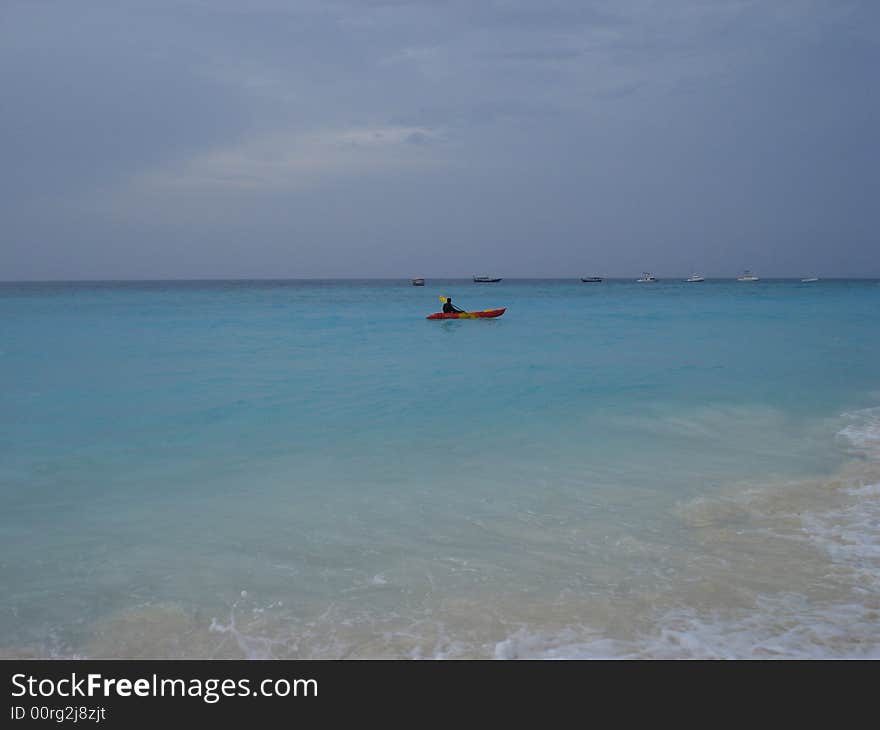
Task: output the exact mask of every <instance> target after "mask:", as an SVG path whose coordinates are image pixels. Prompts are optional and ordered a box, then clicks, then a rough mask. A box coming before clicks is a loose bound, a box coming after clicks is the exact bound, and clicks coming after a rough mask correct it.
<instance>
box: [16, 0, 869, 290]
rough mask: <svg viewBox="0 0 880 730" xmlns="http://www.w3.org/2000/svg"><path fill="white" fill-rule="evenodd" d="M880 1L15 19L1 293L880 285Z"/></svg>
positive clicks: (340, 4)
mask: <svg viewBox="0 0 880 730" xmlns="http://www.w3.org/2000/svg"><path fill="white" fill-rule="evenodd" d="M878 71H880V3H876V2H872V1H870V0H866V1H865V2H855V1H851V0H829V1H827V2H826V1H822V0H762V1H760V2H757V1H755V2H753V1H750V0H732V1H729V2H723V1H721V0H718V1H717V2H710V1H709V0H595V1H592V2H590V1H587V0H581V1H579V2H578V1H575V0H565V1H563V0H540V1H539V0H535V1H533V2H526V1H525V0H493V1H486V2H480V1H479V0H461V1H458V0H448V1H443V0H433V1H432V0H421V1H414V2H406V1H405V0H384V1H383V0H372V1H367V0H357V1H356V0H348V1H346V0H323V1H322V2H316V1H312V0H302V1H292V0H291V1H283V0H235V1H233V0H203V1H199V0H173V1H172V0H149V1H147V0H144V1H143V2H138V1H135V0H131V1H126V0H106V1H105V2H101V1H98V0H79V1H78V2H70V1H69V0H63V1H58V2H55V1H52V0H0V79H2V92H3V93H2V97H0V98H2V107H0V160H2V170H3V172H2V176H0V193H2V195H0V216H2V229H0V279H52V278H73V279H76V278H87V279H88V278H163V277H175V278H198V277H275V276H277V277H311V276H410V275H416V274H418V275H423V276H429V277H430V276H469V275H470V274H472V273H482V272H490V273H497V274H499V275H503V276H578V275H580V274H587V273H602V274H606V275H623V276H630V275H633V274H638V273H640V272H641V271H643V270H645V269H647V270H652V271H655V272H656V273H657V274H658V275H664V274H667V275H673V274H681V273H689V272H690V271H691V270H698V271H702V272H703V273H705V274H707V275H731V274H734V273H737V272H738V271H740V270H742V269H743V268H751V269H754V270H756V271H757V272H758V273H760V274H762V275H765V276H773V275H786V274H790V275H802V274H814V273H816V274H819V275H826V276H832V275H874V276H880V240H878V234H877V231H878V223H880V220H878V218H880V213H878V210H880V184H878V163H880V142H878V130H880V114H878V112H880V97H878Z"/></svg>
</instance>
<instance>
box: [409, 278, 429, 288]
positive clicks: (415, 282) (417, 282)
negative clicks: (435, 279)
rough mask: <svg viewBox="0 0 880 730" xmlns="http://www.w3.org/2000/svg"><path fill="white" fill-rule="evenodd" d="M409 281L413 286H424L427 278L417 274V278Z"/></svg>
mask: <svg viewBox="0 0 880 730" xmlns="http://www.w3.org/2000/svg"><path fill="white" fill-rule="evenodd" d="M409 281H410V283H411V284H412V285H413V286H424V285H425V280H424V279H423V278H422V277H421V276H417V277H416V278H415V279H410V280H409Z"/></svg>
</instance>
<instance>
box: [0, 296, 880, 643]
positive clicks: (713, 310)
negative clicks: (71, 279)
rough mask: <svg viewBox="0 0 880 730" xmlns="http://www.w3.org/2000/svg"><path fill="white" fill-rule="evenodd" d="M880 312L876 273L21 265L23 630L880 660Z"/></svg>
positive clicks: (10, 484)
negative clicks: (355, 271) (73, 269)
mask: <svg viewBox="0 0 880 730" xmlns="http://www.w3.org/2000/svg"><path fill="white" fill-rule="evenodd" d="M440 294H443V295H447V294H448V295H452V296H453V297H454V299H455V301H456V303H457V304H458V305H459V306H462V307H465V308H471V309H484V308H490V307H496V306H506V307H508V311H507V313H506V314H505V315H504V317H502V318H500V319H497V320H483V321H459V322H454V321H452V322H450V321H446V322H428V321H426V320H425V319H424V316H425V315H426V314H428V313H430V312H432V311H437V310H438V309H439V307H440V303H439V302H438V300H437V297H438V295H440ZM878 321H880V286H878V284H877V283H876V282H868V281H850V282H843V281H839V282H836V281H822V282H818V283H814V284H800V283H795V282H782V281H762V282H759V283H757V284H741V283H736V282H706V283H705V284H696V285H686V284H680V283H671V282H665V283H663V282H661V283H659V284H654V285H638V284H635V283H632V282H606V283H603V284H598V285H597V284H580V283H579V282H575V283H567V282H542V281H510V280H505V281H504V282H502V283H501V284H498V285H491V286H475V285H473V284H471V283H469V282H437V281H432V280H430V279H429V280H428V285H427V286H426V287H424V288H420V287H411V286H409V285H408V283H406V282H352V281H347V282H210V283H208V282H202V283H197V282H196V283H188V282H179V283H164V284H161V283H155V284H152V283H142V284H76V285H64V284H22V285H13V284H4V285H0V383H2V385H0V505H2V508H0V541H2V543H0V544H2V551H0V582H2V585H3V588H4V590H3V591H2V593H0V655H2V656H32V655H37V656H71V655H73V656H123V657H141V656H147V657H159V656H163V657H164V656H198V657H202V656H205V657H236V656H252V657H264V656H270V657H386V656H391V657H492V656H498V657H558V656H563V657H564V656H572V657H574V656H577V657H580V656H637V657H704V656H706V657H710V656H711V657H715V656H722V657H726V656H730V657H817V656H876V655H877V654H878V647H880V588H878V580H877V578H878V569H880V486H878V485H880V465H878V462H880V379H878V375H877V373H878V370H877V363H878V361H880V359H878V356H880V338H878V337H877V332H878V330H877V322H878Z"/></svg>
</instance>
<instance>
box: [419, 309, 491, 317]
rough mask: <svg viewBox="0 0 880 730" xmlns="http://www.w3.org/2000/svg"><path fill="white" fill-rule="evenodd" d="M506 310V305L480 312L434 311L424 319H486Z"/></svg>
mask: <svg viewBox="0 0 880 730" xmlns="http://www.w3.org/2000/svg"><path fill="white" fill-rule="evenodd" d="M506 311H507V307H504V308H503V309H484V310H483V311H482V312H449V313H447V312H434V314H429V315H428V316H427V317H426V319H488V318H491V317H500V316H501V315H502V314H504V313H505V312H506Z"/></svg>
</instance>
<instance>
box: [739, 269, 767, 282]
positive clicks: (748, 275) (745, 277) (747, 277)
mask: <svg viewBox="0 0 880 730" xmlns="http://www.w3.org/2000/svg"><path fill="white" fill-rule="evenodd" d="M736 280H737V281H761V280H760V279H759V278H758V277H757V276H755V275H754V274H753V273H752V272H751V271H749V270H748V269H746V270H745V271H743V273H742V276H737V277H736Z"/></svg>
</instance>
